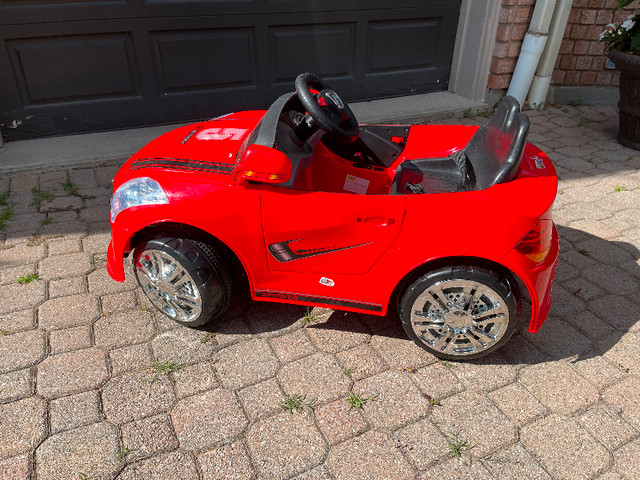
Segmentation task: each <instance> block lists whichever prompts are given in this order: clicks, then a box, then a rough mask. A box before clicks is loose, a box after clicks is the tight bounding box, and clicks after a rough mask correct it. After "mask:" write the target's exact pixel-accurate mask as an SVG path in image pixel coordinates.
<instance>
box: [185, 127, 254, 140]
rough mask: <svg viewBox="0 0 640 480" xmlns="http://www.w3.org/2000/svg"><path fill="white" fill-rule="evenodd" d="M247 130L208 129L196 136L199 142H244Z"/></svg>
mask: <svg viewBox="0 0 640 480" xmlns="http://www.w3.org/2000/svg"><path fill="white" fill-rule="evenodd" d="M247 132H248V130H247V129H245V128H207V129H205V130H202V131H201V132H198V133H197V134H196V139H198V140H242V137H244V134H245V133H247Z"/></svg>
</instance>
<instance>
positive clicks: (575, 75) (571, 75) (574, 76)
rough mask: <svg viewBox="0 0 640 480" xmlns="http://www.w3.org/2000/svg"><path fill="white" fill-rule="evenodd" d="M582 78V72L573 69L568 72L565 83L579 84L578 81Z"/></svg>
mask: <svg viewBox="0 0 640 480" xmlns="http://www.w3.org/2000/svg"><path fill="white" fill-rule="evenodd" d="M579 80H580V72H576V71H571V72H567V74H566V75H565V77H564V84H565V85H578V81H579Z"/></svg>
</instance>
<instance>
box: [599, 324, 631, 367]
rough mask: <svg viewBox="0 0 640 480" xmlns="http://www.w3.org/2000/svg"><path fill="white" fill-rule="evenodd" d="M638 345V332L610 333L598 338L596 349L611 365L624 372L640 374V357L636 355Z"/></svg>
mask: <svg viewBox="0 0 640 480" xmlns="http://www.w3.org/2000/svg"><path fill="white" fill-rule="evenodd" d="M639 346H640V332H634V333H624V334H622V335H620V334H615V335H614V334H612V335H610V336H609V337H605V338H602V339H599V341H598V349H599V351H602V352H603V356H604V358H606V359H607V360H608V361H609V362H611V363H612V364H613V365H615V366H617V367H619V368H620V369H621V370H622V371H623V372H624V373H633V374H634V375H639V374H640V357H639V356H638V355H637V352H638V347H639Z"/></svg>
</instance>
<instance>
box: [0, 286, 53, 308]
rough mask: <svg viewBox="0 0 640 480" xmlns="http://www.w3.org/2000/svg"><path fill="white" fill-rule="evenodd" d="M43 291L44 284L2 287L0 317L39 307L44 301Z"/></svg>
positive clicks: (44, 288)
mask: <svg viewBox="0 0 640 480" xmlns="http://www.w3.org/2000/svg"><path fill="white" fill-rule="evenodd" d="M45 290H46V284H45V282H31V283H29V284H27V285H19V284H17V283H16V284H12V285H5V286H3V287H2V295H0V315H3V314H6V313H11V312H15V311H18V310H25V309H27V308H31V307H35V306H37V305H39V304H40V303H42V302H43V301H44V298H45Z"/></svg>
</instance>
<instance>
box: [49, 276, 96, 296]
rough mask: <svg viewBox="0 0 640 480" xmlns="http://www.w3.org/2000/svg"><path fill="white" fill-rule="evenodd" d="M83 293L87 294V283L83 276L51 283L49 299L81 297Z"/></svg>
mask: <svg viewBox="0 0 640 480" xmlns="http://www.w3.org/2000/svg"><path fill="white" fill-rule="evenodd" d="M83 293H87V283H86V280H85V278H84V277H83V276H80V277H68V278H61V279H60V280H50V281H49V298H56V297H67V296H69V295H81V294H83Z"/></svg>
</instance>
